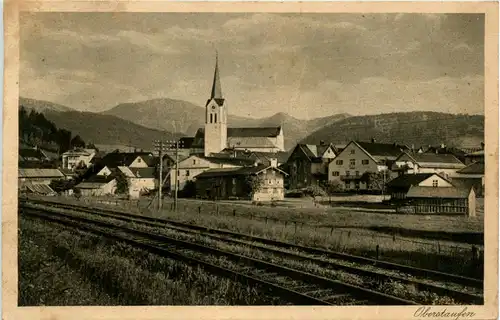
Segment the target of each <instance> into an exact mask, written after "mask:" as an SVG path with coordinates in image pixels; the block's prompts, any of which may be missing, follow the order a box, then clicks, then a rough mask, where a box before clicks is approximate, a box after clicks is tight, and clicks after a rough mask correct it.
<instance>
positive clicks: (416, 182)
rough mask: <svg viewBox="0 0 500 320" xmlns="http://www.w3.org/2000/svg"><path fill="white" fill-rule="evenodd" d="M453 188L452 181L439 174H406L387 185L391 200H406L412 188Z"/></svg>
mask: <svg viewBox="0 0 500 320" xmlns="http://www.w3.org/2000/svg"><path fill="white" fill-rule="evenodd" d="M413 186H417V187H434V188H448V187H452V186H453V185H452V183H451V181H450V180H448V179H446V178H444V177H442V176H440V175H439V174H437V173H414V174H404V175H400V176H398V177H397V178H394V179H392V180H391V181H389V182H388V183H387V186H386V187H387V191H388V193H389V194H390V195H391V200H401V199H406V195H407V193H408V191H409V190H410V188H411V187H413Z"/></svg>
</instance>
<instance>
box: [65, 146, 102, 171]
mask: <svg viewBox="0 0 500 320" xmlns="http://www.w3.org/2000/svg"><path fill="white" fill-rule="evenodd" d="M96 154H97V150H96V149H85V148H75V149H73V150H68V151H66V152H65V153H63V154H62V168H63V169H66V170H75V169H78V168H83V167H85V168H87V167H88V166H89V165H90V163H91V161H92V159H93V158H94V156H95V155H96Z"/></svg>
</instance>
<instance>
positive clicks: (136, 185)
mask: <svg viewBox="0 0 500 320" xmlns="http://www.w3.org/2000/svg"><path fill="white" fill-rule="evenodd" d="M118 170H119V171H120V173H121V174H122V175H123V176H124V177H125V178H126V179H127V182H128V195H129V197H130V198H139V196H141V195H142V193H147V192H148V191H151V190H154V189H155V188H156V186H157V179H156V175H155V172H156V170H155V168H154V167H146V168H130V167H124V166H119V167H118Z"/></svg>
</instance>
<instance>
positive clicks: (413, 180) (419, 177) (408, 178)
mask: <svg viewBox="0 0 500 320" xmlns="http://www.w3.org/2000/svg"><path fill="white" fill-rule="evenodd" d="M434 174H435V173H416V174H404V175H401V176H399V177H397V178H394V179H392V180H391V181H389V183H387V187H388V188H408V187H410V186H415V185H418V184H419V183H420V182H422V181H424V180H425V179H428V178H430V177H432V176H433V175H434Z"/></svg>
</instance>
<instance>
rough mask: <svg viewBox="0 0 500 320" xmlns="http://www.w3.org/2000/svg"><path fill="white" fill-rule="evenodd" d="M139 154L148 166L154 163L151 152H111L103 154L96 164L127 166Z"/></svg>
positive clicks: (109, 166) (112, 166)
mask: <svg viewBox="0 0 500 320" xmlns="http://www.w3.org/2000/svg"><path fill="white" fill-rule="evenodd" d="M139 156H141V157H142V159H143V160H144V161H145V162H146V164H147V165H148V166H153V165H154V164H155V162H154V158H153V156H152V154H151V152H116V151H115V152H111V153H108V154H107V155H105V156H104V157H103V158H102V159H101V160H100V161H98V164H99V165H101V166H107V167H108V168H116V167H118V166H129V165H131V164H132V162H133V161H134V160H135V159H136V158H137V157H139Z"/></svg>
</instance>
